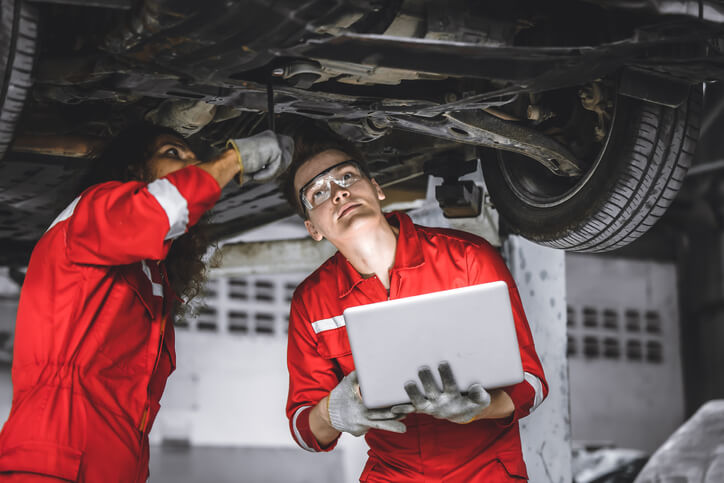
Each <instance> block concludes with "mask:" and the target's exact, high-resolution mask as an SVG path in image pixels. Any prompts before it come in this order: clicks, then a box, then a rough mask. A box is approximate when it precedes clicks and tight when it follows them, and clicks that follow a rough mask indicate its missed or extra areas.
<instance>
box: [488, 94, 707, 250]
mask: <svg viewBox="0 0 724 483" xmlns="http://www.w3.org/2000/svg"><path fill="white" fill-rule="evenodd" d="M701 104H702V92H701V87H700V86H696V87H692V90H691V92H690V94H689V99H688V101H687V102H685V103H683V104H682V105H681V106H680V107H678V108H675V109H674V108H669V107H665V106H660V105H657V104H652V103H649V102H645V101H641V100H638V99H632V98H628V97H623V96H619V98H618V99H617V101H616V108H615V114H614V119H613V121H612V127H611V129H610V132H609V135H608V139H607V140H606V142H605V145H604V148H603V149H602V152H601V153H600V154H599V156H598V158H597V159H596V161H595V162H594V163H592V166H591V168H590V169H589V170H588V171H587V173H586V174H585V175H584V176H582V177H580V178H578V179H577V180H570V181H566V182H567V183H570V184H568V185H563V186H564V188H562V189H560V192H554V191H555V190H554V189H551V188H550V187H551V186H555V184H556V183H561V182H562V181H561V180H560V178H557V179H554V178H556V177H555V176H554V175H553V174H551V173H550V172H548V171H547V170H545V168H543V167H542V166H540V165H539V164H538V163H536V162H535V161H533V160H531V159H529V158H525V157H523V156H520V155H516V154H513V153H508V152H502V151H499V152H498V153H497V157H496V158H493V159H488V160H484V162H483V175H484V177H485V182H486V186H487V188H488V191H489V193H490V197H491V200H492V201H493V204H494V205H495V207H496V208H497V210H498V212H499V213H500V216H501V218H502V219H503V222H504V223H505V224H506V226H507V228H508V229H509V230H510V231H511V232H513V233H517V234H520V235H522V236H523V237H525V238H528V239H529V240H531V241H534V242H536V243H539V244H541V245H545V246H549V247H553V248H559V249H564V250H568V251H574V252H605V251H610V250H615V249H617V248H620V247H623V246H625V245H627V244H629V243H631V242H632V241H634V240H636V239H637V238H638V237H640V236H641V235H643V234H644V233H645V232H646V231H647V230H648V229H649V228H651V227H652V226H653V225H654V223H656V221H657V220H658V219H659V218H660V217H661V216H662V215H663V214H664V212H665V211H666V209H667V208H668V207H669V205H670V204H671V202H672V201H673V199H674V197H675V196H676V193H677V192H678V191H679V188H680V187H681V184H682V182H683V180H684V177H685V176H686V171H687V169H688V168H689V166H690V165H691V161H692V158H693V156H694V149H695V147H696V143H697V140H698V136H699V123H700V119H701ZM551 183H552V184H551ZM542 186H545V187H546V190H547V191H546V190H543V189H542V188H540V187H542ZM559 186H560V185H559ZM539 188H540V190H539ZM541 193H542V194H541Z"/></svg>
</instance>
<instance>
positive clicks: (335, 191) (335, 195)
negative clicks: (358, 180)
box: [329, 182, 349, 203]
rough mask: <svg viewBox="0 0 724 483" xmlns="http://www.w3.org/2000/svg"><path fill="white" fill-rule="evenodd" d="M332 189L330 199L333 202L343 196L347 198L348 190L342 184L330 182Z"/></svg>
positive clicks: (336, 201)
mask: <svg viewBox="0 0 724 483" xmlns="http://www.w3.org/2000/svg"><path fill="white" fill-rule="evenodd" d="M329 188H330V189H331V190H332V199H333V200H334V202H335V203H339V202H340V201H342V200H343V199H344V198H347V197H348V196H349V190H348V189H347V188H345V187H343V186H340V185H338V184H337V183H335V182H332V183H330V187H329Z"/></svg>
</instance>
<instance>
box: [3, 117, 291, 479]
mask: <svg viewBox="0 0 724 483" xmlns="http://www.w3.org/2000/svg"><path fill="white" fill-rule="evenodd" d="M290 143H291V140H290V139H289V138H287V137H285V136H277V135H275V134H274V133H272V132H270V131H267V132H264V133H261V134H257V135H255V136H252V137H249V138H245V139H238V140H234V141H231V142H230V144H231V147H230V148H229V149H226V150H224V151H223V152H221V153H220V154H219V155H218V156H216V157H215V158H213V159H212V160H210V161H208V162H201V161H199V160H198V159H197V157H196V155H195V154H194V152H193V151H192V150H191V148H190V147H189V145H188V144H187V143H186V141H185V140H184V138H183V137H181V136H180V135H179V134H178V133H176V132H175V131H173V130H171V129H168V128H162V127H157V126H153V125H149V124H141V125H137V126H133V127H131V128H129V129H127V130H126V131H125V132H123V133H121V134H120V135H119V136H118V137H117V138H116V139H115V140H114V141H112V142H111V143H110V144H109V145H108V147H107V148H106V150H105V153H104V155H102V156H101V157H100V158H99V159H98V160H97V162H96V163H95V167H94V169H93V173H92V178H94V182H93V184H92V186H90V187H89V188H87V189H85V190H84V191H83V192H82V193H81V194H80V196H78V198H76V199H75V200H74V201H73V202H72V203H71V204H70V205H69V206H68V207H67V208H66V209H65V210H64V211H63V212H62V213H61V214H60V215H59V216H58V217H57V218H56V219H55V221H54V222H53V223H52V224H51V226H50V228H48V230H47V231H46V232H45V234H44V235H43V237H42V238H41V239H40V241H39V242H38V244H37V245H36V246H35V249H34V250H33V254H32V256H31V258H30V263H29V265H28V270H27V274H26V276H25V282H24V284H23V289H22V291H21V294H20V304H19V307H18V315H17V321H16V331H15V343H14V359H13V367H12V381H13V403H12V408H11V411H10V416H9V418H8V420H7V422H6V423H5V425H4V427H3V430H2V432H1V433H0V481H22V482H34V481H83V482H85V481H88V482H140V481H146V479H147V478H148V457H149V453H148V433H149V431H150V429H151V425H152V424H153V420H154V418H155V417H156V414H157V412H158V410H159V407H160V406H159V400H160V399H161V394H162V393H163V390H164V387H165V385H166V379H167V378H168V376H169V374H170V373H171V372H172V371H173V369H174V367H175V351H174V331H173V324H172V323H170V319H171V317H172V314H173V312H174V310H175V306H176V304H177V303H178V302H179V301H180V300H181V299H180V297H184V298H186V299H187V300H188V299H189V298H190V297H192V296H193V295H195V294H196V293H197V292H198V289H199V286H200V283H201V280H202V272H203V269H204V265H203V263H202V261H201V256H202V255H203V252H204V251H205V248H206V244H205V242H204V240H203V238H202V237H201V236H200V234H199V232H198V230H197V229H196V228H195V227H194V225H196V224H197V222H198V221H199V219H200V218H201V217H202V215H203V214H204V213H205V212H206V211H208V210H209V209H210V208H211V207H212V206H213V205H214V204H215V203H216V201H217V200H218V199H219V195H220V192H221V188H223V187H224V186H225V185H226V184H227V183H229V182H230V181H231V180H232V179H233V178H235V177H236V178H237V180H238V181H241V180H242V179H243V180H246V179H254V180H256V181H270V180H272V179H274V178H275V177H276V176H277V175H278V174H280V173H281V172H282V171H283V170H284V168H285V167H286V166H287V165H288V163H289V160H290V157H291V155H290V153H291V150H292V148H291V144H290Z"/></svg>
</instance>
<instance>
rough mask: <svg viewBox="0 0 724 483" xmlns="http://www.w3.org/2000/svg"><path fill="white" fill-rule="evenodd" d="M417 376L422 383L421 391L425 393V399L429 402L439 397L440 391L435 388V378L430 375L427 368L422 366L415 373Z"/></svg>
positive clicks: (430, 372)
mask: <svg viewBox="0 0 724 483" xmlns="http://www.w3.org/2000/svg"><path fill="white" fill-rule="evenodd" d="M417 375H418V376H419V377H420V382H421V383H422V389H423V390H424V391H425V397H426V398H427V399H430V400H434V399H437V398H438V397H439V396H440V389H439V388H438V387H437V382H436V381H435V376H433V375H432V371H431V370H430V368H429V367H427V366H423V367H421V368H420V370H419V371H417Z"/></svg>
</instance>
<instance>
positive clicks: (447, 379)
mask: <svg viewBox="0 0 724 483" xmlns="http://www.w3.org/2000/svg"><path fill="white" fill-rule="evenodd" d="M437 372H439V373H440V380H442V390H443V392H446V393H448V394H457V393H459V392H460V390H459V389H458V384H457V382H456V381H455V375H454V374H453V371H452V367H450V364H449V363H448V362H447V361H443V362H441V363H440V364H439V365H438V366H437Z"/></svg>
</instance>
